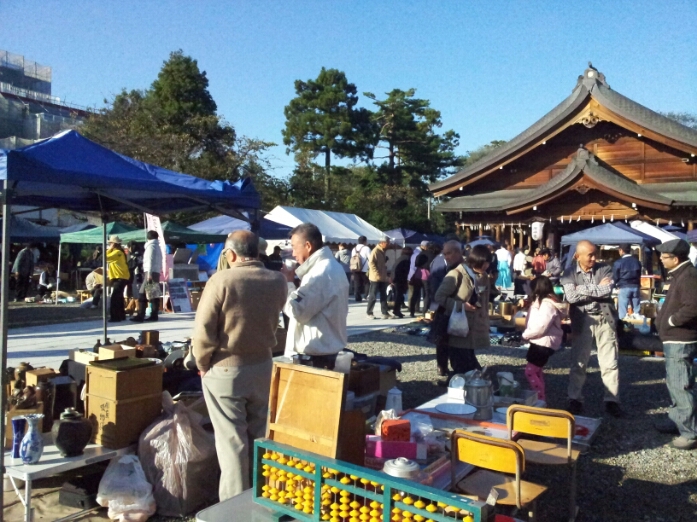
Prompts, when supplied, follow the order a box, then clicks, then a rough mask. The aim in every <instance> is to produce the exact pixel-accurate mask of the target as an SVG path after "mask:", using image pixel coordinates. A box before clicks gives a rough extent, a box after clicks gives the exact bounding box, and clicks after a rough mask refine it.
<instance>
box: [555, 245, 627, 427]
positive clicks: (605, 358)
mask: <svg viewBox="0 0 697 522" xmlns="http://www.w3.org/2000/svg"><path fill="white" fill-rule="evenodd" d="M597 251H598V249H597V247H596V246H595V245H594V244H593V243H591V242H590V241H579V242H578V244H577V245H576V254H574V259H575V260H576V261H575V262H574V263H573V264H572V265H571V266H570V267H569V268H567V269H566V270H565V271H564V274H563V275H562V278H561V284H562V285H563V286H564V293H565V295H566V300H567V301H568V302H569V303H571V310H570V314H569V315H570V316H571V331H572V332H573V341H572V344H571V369H570V371H569V390H568V391H569V412H571V413H573V414H574V415H579V414H581V413H582V412H583V396H582V392H583V385H584V383H585V382H586V368H587V366H588V359H590V355H591V350H592V349H593V348H594V347H595V348H596V349H597V350H598V364H599V366H600V374H601V376H602V379H603V385H604V387H605V397H604V400H605V411H607V412H608V413H609V414H611V415H613V416H615V417H620V416H621V415H622V410H621V409H620V406H619V402H618V401H619V369H618V364H617V362H618V355H619V350H618V346H617V334H616V331H615V329H616V323H617V312H616V310H615V306H614V303H613V301H612V296H611V295H612V268H611V267H610V266H608V265H605V264H602V263H596V261H595V258H596V254H597Z"/></svg>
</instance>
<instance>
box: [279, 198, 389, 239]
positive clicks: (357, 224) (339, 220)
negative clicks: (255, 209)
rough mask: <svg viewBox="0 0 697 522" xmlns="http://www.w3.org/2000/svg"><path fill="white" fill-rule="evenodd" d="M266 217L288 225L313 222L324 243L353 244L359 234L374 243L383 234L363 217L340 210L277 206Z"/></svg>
mask: <svg viewBox="0 0 697 522" xmlns="http://www.w3.org/2000/svg"><path fill="white" fill-rule="evenodd" d="M266 219H269V220H271V221H275V222H276V223H281V224H283V225H287V226H289V227H296V226H298V225H299V224H301V223H313V224H314V225H317V227H318V228H319V229H320V231H321V232H322V239H323V240H324V242H325V243H352V244H355V243H356V241H357V240H358V238H359V236H365V237H366V239H367V240H368V244H372V245H376V244H377V243H378V242H380V240H381V239H382V238H383V237H384V236H385V235H384V234H383V232H382V231H381V230H378V229H377V228H375V227H374V226H373V225H371V224H370V223H368V222H367V221H365V220H364V219H361V218H360V217H358V216H356V215H355V214H344V213H342V212H328V211H325V210H311V209H307V208H295V207H282V206H278V207H276V208H274V209H273V210H272V211H271V212H269V213H268V214H267V215H266Z"/></svg>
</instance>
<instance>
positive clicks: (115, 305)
mask: <svg viewBox="0 0 697 522" xmlns="http://www.w3.org/2000/svg"><path fill="white" fill-rule="evenodd" d="M127 284H128V279H113V280H112V281H111V309H110V313H109V317H110V318H111V320H112V321H125V320H126V303H125V301H124V299H123V290H124V288H125V287H126V285H127Z"/></svg>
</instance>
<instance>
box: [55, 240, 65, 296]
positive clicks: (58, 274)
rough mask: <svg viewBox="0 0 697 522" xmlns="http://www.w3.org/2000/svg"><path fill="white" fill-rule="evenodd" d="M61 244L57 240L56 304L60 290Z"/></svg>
mask: <svg viewBox="0 0 697 522" xmlns="http://www.w3.org/2000/svg"><path fill="white" fill-rule="evenodd" d="M62 246H63V243H61V242H60V240H59V241H58V263H57V265H58V271H57V274H56V304H58V290H60V286H61V247H62Z"/></svg>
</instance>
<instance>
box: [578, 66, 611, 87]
mask: <svg viewBox="0 0 697 522" xmlns="http://www.w3.org/2000/svg"><path fill="white" fill-rule="evenodd" d="M598 83H601V84H603V85H604V86H605V87H608V88H609V87H610V86H609V85H608V83H607V81H606V80H605V75H604V74H603V73H601V72H600V71H599V70H598V69H596V68H595V67H593V64H592V63H591V62H588V68H587V69H586V70H585V71H583V74H582V75H581V76H579V77H578V83H577V85H578V84H583V85H584V86H585V87H586V88H587V89H588V90H589V91H590V90H591V89H592V88H593V87H594V86H595V85H597V84H598Z"/></svg>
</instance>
